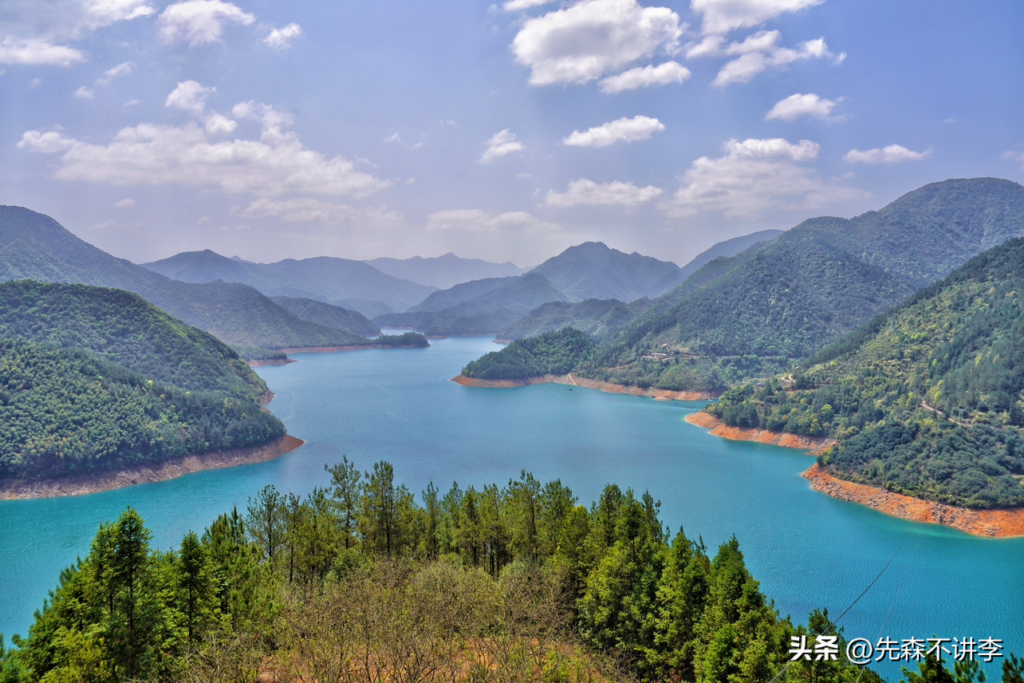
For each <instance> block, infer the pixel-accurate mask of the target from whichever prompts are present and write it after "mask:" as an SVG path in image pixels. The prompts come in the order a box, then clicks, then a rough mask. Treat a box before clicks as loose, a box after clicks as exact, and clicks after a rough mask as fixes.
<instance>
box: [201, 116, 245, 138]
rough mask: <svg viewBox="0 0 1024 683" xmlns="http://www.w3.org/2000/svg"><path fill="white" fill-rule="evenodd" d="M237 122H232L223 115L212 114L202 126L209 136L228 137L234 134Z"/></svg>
mask: <svg viewBox="0 0 1024 683" xmlns="http://www.w3.org/2000/svg"><path fill="white" fill-rule="evenodd" d="M237 126H238V122H237V121H232V120H231V119H229V118H228V117H226V116H224V115H223V114H212V115H211V116H209V117H208V118H207V119H206V124H205V125H204V126H203V127H204V128H205V129H206V132H207V133H209V134H210V135H230V134H231V133H234V132H235V128H236V127H237Z"/></svg>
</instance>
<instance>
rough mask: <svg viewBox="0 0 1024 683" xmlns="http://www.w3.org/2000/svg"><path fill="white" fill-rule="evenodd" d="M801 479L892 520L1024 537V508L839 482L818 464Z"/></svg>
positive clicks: (990, 535)
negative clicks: (973, 504) (977, 505)
mask: <svg viewBox="0 0 1024 683" xmlns="http://www.w3.org/2000/svg"><path fill="white" fill-rule="evenodd" d="M800 476H802V477H803V478H804V479H807V480H808V481H810V482H811V488H812V489H814V490H815V491H818V492H820V493H824V494H825V495H828V496H831V497H832V498H835V499H836V500H844V501H847V502H849V503H858V504H860V505H865V506H867V507H869V508H871V509H872V510H877V511H878V512H881V513H883V514H886V515H889V516H891V517H899V518H900V519H906V520H909V521H911V522H922V523H924V524H941V525H942V526H948V527H951V528H953V529H957V530H959V531H963V532H964V533H968V534H971V535H972V536H981V537H983V538H1016V537H1020V536H1024V508H1016V509H1009V510H972V509H970V508H961V507H955V506H953V505H946V504H945V503H936V502H935V501H931V500H922V499H920V498H912V497H910V496H907V495H904V494H902V493H893V492H891V491H886V490H885V489H882V488H876V487H874V486H868V485H867V484H857V483H855V482H852V481H846V480H845V479H839V478H837V477H834V476H832V475H831V474H829V473H828V472H826V471H825V470H823V469H822V468H821V467H819V466H818V464H817V463H815V464H814V465H813V466H811V468H810V469H808V470H807V471H806V472H804V473H803V474H801V475H800Z"/></svg>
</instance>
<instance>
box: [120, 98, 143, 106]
mask: <svg viewBox="0 0 1024 683" xmlns="http://www.w3.org/2000/svg"><path fill="white" fill-rule="evenodd" d="M140 104H142V100H136V99H132V100H128V101H127V102H125V103H124V104H123V105H121V106H123V107H137V106H138V105H140Z"/></svg>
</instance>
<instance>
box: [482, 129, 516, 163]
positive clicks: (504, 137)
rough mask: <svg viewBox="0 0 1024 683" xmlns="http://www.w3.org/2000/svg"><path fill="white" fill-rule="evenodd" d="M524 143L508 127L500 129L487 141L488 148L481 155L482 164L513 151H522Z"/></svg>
mask: <svg viewBox="0 0 1024 683" xmlns="http://www.w3.org/2000/svg"><path fill="white" fill-rule="evenodd" d="M522 151H523V143H521V142H519V141H518V140H516V135H515V133H512V132H510V131H509V129H508V128H506V129H505V130H502V131H498V132H497V133H495V134H494V135H492V136H491V139H490V140H488V141H487V149H486V150H485V151H484V153H483V155H482V156H481V157H480V163H481V164H489V163H490V162H492V161H494V160H495V159H497V158H499V157H503V156H505V155H506V154H511V153H512V152H522Z"/></svg>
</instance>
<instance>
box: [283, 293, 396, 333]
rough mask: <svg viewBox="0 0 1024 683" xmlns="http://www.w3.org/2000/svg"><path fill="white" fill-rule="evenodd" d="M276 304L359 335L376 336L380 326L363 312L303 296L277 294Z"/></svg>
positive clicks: (304, 318)
mask: <svg viewBox="0 0 1024 683" xmlns="http://www.w3.org/2000/svg"><path fill="white" fill-rule="evenodd" d="M273 301H274V303H275V304H277V305H278V306H280V307H281V308H283V309H285V310H286V311H289V312H290V313H294V314H295V315H297V316H299V317H300V318H302V319H303V320H308V321H310V322H314V323H317V324H320V325H323V326H324V327H332V328H334V329H336V330H343V331H345V332H350V333H352V334H354V335H357V336H363V337H376V336H377V335H378V334H380V328H379V327H377V326H376V325H374V324H373V323H371V322H370V321H369V320H367V319H366V317H365V316H364V315H363V314H362V313H358V312H356V311H350V310H348V309H346V308H342V307H341V306H333V305H331V304H325V303H324V302H323V301H316V300H315V299H305V298H302V297H291V296H275V297H273Z"/></svg>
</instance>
